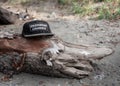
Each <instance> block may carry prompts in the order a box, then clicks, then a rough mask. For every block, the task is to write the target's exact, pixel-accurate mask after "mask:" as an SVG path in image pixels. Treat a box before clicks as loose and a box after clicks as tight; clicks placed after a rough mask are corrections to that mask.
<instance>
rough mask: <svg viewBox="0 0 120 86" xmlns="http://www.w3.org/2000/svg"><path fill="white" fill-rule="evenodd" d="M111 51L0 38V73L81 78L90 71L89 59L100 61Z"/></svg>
mask: <svg viewBox="0 0 120 86" xmlns="http://www.w3.org/2000/svg"><path fill="white" fill-rule="evenodd" d="M13 36H14V35H13ZM112 52H113V51H112V50H111V49H110V48H106V47H95V46H85V45H84V46H83V45H74V44H70V43H66V42H64V41H62V40H61V39H59V38H57V37H52V38H29V39H25V38H23V37H21V36H14V37H13V38H12V39H9V38H7V37H2V38H0V71H1V72H3V73H5V74H7V76H6V77H8V76H9V77H11V76H12V75H13V74H15V73H19V72H27V73H33V74H41V75H46V76H54V77H67V78H83V77H86V76H88V75H89V74H90V73H91V72H92V71H93V70H94V67H93V65H92V60H96V59H101V58H103V57H105V56H107V55H110V54H111V53H112ZM6 77H4V78H6Z"/></svg>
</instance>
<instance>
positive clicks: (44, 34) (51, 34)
mask: <svg viewBox="0 0 120 86" xmlns="http://www.w3.org/2000/svg"><path fill="white" fill-rule="evenodd" d="M23 36H24V37H38V36H54V34H53V33H40V34H30V35H25V34H24V35H23Z"/></svg>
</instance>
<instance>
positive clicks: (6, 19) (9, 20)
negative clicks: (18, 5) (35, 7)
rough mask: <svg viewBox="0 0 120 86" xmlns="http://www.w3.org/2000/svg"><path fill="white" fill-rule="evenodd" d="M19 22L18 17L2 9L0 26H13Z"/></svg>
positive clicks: (0, 8) (0, 9) (0, 11)
mask: <svg viewBox="0 0 120 86" xmlns="http://www.w3.org/2000/svg"><path fill="white" fill-rule="evenodd" d="M16 20H17V15H16V14H14V13H12V12H10V11H8V10H6V9H4V8H2V7H0V24H5V25H6V24H13V23H15V21H16Z"/></svg>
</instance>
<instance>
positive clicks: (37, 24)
mask: <svg viewBox="0 0 120 86" xmlns="http://www.w3.org/2000/svg"><path fill="white" fill-rule="evenodd" d="M53 35H54V34H53V33H52V32H51V30H50V27H49V24H48V23H47V22H46V21H43V20H33V21H30V22H26V23H25V24H24V25H23V30H22V36H23V37H38V36H53Z"/></svg>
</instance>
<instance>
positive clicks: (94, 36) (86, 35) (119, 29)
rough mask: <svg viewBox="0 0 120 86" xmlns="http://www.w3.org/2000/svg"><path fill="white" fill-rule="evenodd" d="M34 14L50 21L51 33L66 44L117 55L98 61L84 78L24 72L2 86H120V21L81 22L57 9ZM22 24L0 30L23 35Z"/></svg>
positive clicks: (84, 20)
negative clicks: (100, 48)
mask: <svg viewBox="0 0 120 86" xmlns="http://www.w3.org/2000/svg"><path fill="white" fill-rule="evenodd" d="M47 8H48V7H46V8H45V10H46V9H47ZM34 9H35V8H34ZM32 14H34V16H35V18H37V19H43V20H46V21H48V22H49V24H50V28H51V30H52V32H53V33H55V35H57V36H59V37H60V38H62V39H63V40H64V41H67V42H71V43H74V44H87V45H96V46H107V47H110V48H112V49H113V50H114V51H115V52H114V53H113V54H112V55H110V56H107V57H104V58H103V59H102V60H101V61H96V63H97V64H98V65H97V66H98V67H97V68H96V69H95V71H94V72H93V73H92V74H91V75H90V76H89V77H87V78H85V79H80V80H76V79H65V78H53V77H46V76H41V75H32V74H26V73H21V74H19V75H14V77H13V79H12V80H11V81H9V82H2V81H1V82H0V86H120V62H119V61H120V20H117V21H107V20H89V19H87V18H82V19H80V18H78V17H77V16H74V15H66V14H64V15H63V14H61V11H59V10H58V9H57V10H54V11H53V10H51V11H50V12H46V11H40V12H33V13H32ZM22 25H23V24H21V25H20V24H19V23H18V24H17V25H10V26H0V27H1V28H5V30H11V29H13V30H15V31H16V32H19V33H21V30H22ZM2 76H3V74H0V77H2Z"/></svg>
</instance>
